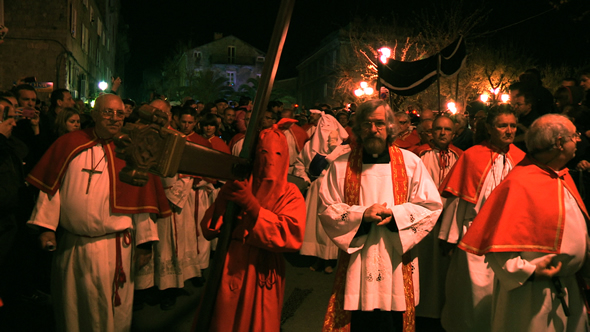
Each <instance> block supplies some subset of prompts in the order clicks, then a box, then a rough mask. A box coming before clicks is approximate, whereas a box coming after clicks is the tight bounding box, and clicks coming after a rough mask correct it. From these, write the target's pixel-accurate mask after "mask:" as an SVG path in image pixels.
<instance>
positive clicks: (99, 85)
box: [98, 81, 109, 92]
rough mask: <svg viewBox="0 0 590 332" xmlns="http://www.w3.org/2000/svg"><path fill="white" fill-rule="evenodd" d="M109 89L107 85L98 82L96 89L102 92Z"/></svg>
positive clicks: (103, 82)
mask: <svg viewBox="0 0 590 332" xmlns="http://www.w3.org/2000/svg"><path fill="white" fill-rule="evenodd" d="M108 87H109V84H108V83H107V82H105V81H100V82H98V88H99V89H101V90H102V91H103V92H104V90H106V89H107V88H108Z"/></svg>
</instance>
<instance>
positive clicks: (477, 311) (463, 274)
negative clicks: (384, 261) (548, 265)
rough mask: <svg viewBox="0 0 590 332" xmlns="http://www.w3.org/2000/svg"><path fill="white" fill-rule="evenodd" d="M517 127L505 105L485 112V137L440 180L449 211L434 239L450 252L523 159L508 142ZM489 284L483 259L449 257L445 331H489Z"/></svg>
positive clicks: (459, 254) (490, 273) (458, 254)
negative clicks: (442, 242)
mask: <svg viewBox="0 0 590 332" xmlns="http://www.w3.org/2000/svg"><path fill="white" fill-rule="evenodd" d="M516 123H517V122H516V116H515V115H514V110H512V108H511V107H510V105H499V106H495V107H493V108H492V109H490V111H489V113H488V117H487V120H486V123H485V125H486V127H485V128H486V129H487V133H488V139H487V140H485V141H483V142H480V144H477V145H475V146H473V147H472V148H470V149H468V150H467V151H465V153H463V155H462V156H461V157H460V158H459V160H457V162H456V163H455V166H453V168H452V169H451V170H450V172H449V174H448V175H447V176H446V177H445V179H444V180H443V183H442V184H441V186H440V191H441V193H442V195H443V196H444V197H448V201H447V206H448V208H447V209H445V211H444V213H443V218H442V222H441V230H440V232H439V235H438V236H439V239H441V240H443V241H445V242H446V243H448V244H449V248H452V247H453V246H454V245H455V244H456V243H458V242H459V240H461V238H462V237H463V235H464V234H465V232H466V231H467V230H468V229H469V227H470V226H471V222H472V221H473V218H475V216H476V215H477V214H478V213H479V211H480V209H481V206H482V205H483V204H484V202H485V201H486V199H487V198H488V197H489V196H490V193H491V192H492V190H494V188H495V187H496V186H497V185H498V184H499V183H500V182H501V181H502V180H503V179H504V178H505V177H506V175H508V172H510V170H512V168H513V167H514V166H515V165H516V164H517V163H518V162H520V161H521V160H522V158H524V153H523V152H522V151H521V150H520V149H518V148H517V147H516V146H514V145H513V144H512V141H513V140H514V133H515V132H516ZM493 280H494V273H493V271H492V270H491V269H490V268H489V267H488V264H487V262H485V260H484V259H483V257H478V256H475V255H472V254H469V253H465V252H463V251H459V250H456V251H455V252H454V253H453V255H452V257H451V262H450V266H449V272H448V274H447V280H446V292H445V297H446V299H445V305H444V308H443V311H442V314H441V323H442V326H443V327H444V329H445V330H447V331H450V332H453V331H477V332H482V331H489V329H490V317H491V310H492V307H491V300H492V288H493Z"/></svg>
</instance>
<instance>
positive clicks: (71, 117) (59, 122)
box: [55, 107, 80, 137]
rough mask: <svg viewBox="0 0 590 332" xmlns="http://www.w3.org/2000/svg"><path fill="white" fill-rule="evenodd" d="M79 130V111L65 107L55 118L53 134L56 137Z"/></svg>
mask: <svg viewBox="0 0 590 332" xmlns="http://www.w3.org/2000/svg"><path fill="white" fill-rule="evenodd" d="M76 130H80V113H79V112H78V111H77V110H76V109H74V108H69V107H68V108H65V109H64V110H63V111H61V112H60V113H59V114H58V115H57V117H56V118H55V134H56V136H57V137H59V136H61V135H64V134H67V133H71V132H72V131H76Z"/></svg>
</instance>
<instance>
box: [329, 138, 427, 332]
mask: <svg viewBox="0 0 590 332" xmlns="http://www.w3.org/2000/svg"><path fill="white" fill-rule="evenodd" d="M389 157H390V159H391V162H390V165H391V180H392V181H393V195H394V198H395V204H396V205H399V204H403V203H406V202H407V199H408V175H407V173H406V165H405V163H404V157H403V155H402V152H401V150H400V149H399V148H398V147H397V146H395V145H392V146H390V147H389ZM362 167H363V152H362V148H360V147H354V148H353V149H352V151H351V152H350V157H349V158H348V166H347V167H346V178H345V180H344V199H345V201H346V204H348V205H359V202H360V192H361V171H362ZM349 262H350V255H349V254H348V253H346V252H344V251H342V250H340V251H339V255H338V269H337V271H336V279H335V281H334V288H333V290H332V296H331V297H330V301H329V302H328V310H327V312H326V316H325V318H324V327H323V328H322V331H324V332H332V331H338V332H348V331H350V311H346V310H344V289H345V284H346V271H347V270H348V264H349ZM411 263H412V259H411V257H410V253H409V252H407V253H405V254H404V255H403V256H402V264H403V265H402V275H403V281H404V295H405V298H406V311H405V312H404V332H410V331H414V330H415V316H416V308H415V302H414V285H413V280H412V265H411Z"/></svg>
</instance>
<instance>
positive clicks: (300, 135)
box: [288, 123, 309, 152]
mask: <svg viewBox="0 0 590 332" xmlns="http://www.w3.org/2000/svg"><path fill="white" fill-rule="evenodd" d="M288 130H289V131H291V134H293V137H295V141H296V142H297V152H301V150H303V146H304V145H305V142H307V141H308V140H309V136H307V132H305V130H303V128H301V127H299V126H298V125H297V124H295V123H293V124H292V125H291V127H289V129H288Z"/></svg>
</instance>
